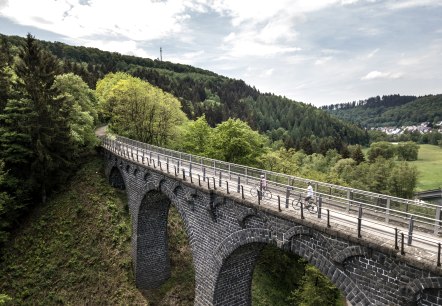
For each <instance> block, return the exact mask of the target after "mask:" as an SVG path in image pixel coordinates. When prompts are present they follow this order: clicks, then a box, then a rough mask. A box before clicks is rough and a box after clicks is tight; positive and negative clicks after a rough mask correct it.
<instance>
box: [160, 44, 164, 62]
mask: <svg viewBox="0 0 442 306" xmlns="http://www.w3.org/2000/svg"><path fill="white" fill-rule="evenodd" d="M160 61H163V48H161V47H160Z"/></svg>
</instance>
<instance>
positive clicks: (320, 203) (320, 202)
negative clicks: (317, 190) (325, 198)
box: [318, 194, 322, 219]
mask: <svg viewBox="0 0 442 306" xmlns="http://www.w3.org/2000/svg"><path fill="white" fill-rule="evenodd" d="M321 210H322V195H321V194H320V195H319V200H318V219H321Z"/></svg>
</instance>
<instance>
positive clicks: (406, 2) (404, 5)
mask: <svg viewBox="0 0 442 306" xmlns="http://www.w3.org/2000/svg"><path fill="white" fill-rule="evenodd" d="M418 6H420V7H423V6H431V7H437V6H442V2H441V1H438V0H436V1H435V0H402V1H394V2H388V7H389V8H391V9H408V8H414V7H418Z"/></svg>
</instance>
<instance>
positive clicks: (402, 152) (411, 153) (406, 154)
mask: <svg viewBox="0 0 442 306" xmlns="http://www.w3.org/2000/svg"><path fill="white" fill-rule="evenodd" d="M418 153H419V145H418V144H416V143H415V142H413V141H407V142H400V143H398V145H397V147H396V154H397V156H398V159H399V160H407V161H412V160H417V156H418Z"/></svg>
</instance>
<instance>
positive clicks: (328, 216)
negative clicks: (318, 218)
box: [327, 209, 330, 227]
mask: <svg viewBox="0 0 442 306" xmlns="http://www.w3.org/2000/svg"><path fill="white" fill-rule="evenodd" d="M327 227H330V209H327Z"/></svg>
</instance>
